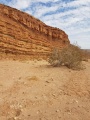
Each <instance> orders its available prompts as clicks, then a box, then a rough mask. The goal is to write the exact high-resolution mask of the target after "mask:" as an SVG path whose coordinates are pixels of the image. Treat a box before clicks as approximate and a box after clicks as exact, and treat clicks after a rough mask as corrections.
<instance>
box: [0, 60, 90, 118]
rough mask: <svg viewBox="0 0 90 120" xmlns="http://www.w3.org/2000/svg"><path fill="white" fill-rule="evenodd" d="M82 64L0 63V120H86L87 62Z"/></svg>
mask: <svg viewBox="0 0 90 120" xmlns="http://www.w3.org/2000/svg"><path fill="white" fill-rule="evenodd" d="M83 64H84V65H85V67H86V69H84V70H80V71H75V70H70V69H68V68H66V67H64V66H63V67H60V68H59V67H57V68H53V67H51V66H50V65H49V64H48V63H47V62H46V61H14V60H0V120H90V60H89V61H88V62H84V63H83Z"/></svg>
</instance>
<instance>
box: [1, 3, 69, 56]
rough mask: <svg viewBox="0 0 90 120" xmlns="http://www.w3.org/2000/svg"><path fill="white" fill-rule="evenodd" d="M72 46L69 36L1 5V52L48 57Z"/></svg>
mask: <svg viewBox="0 0 90 120" xmlns="http://www.w3.org/2000/svg"><path fill="white" fill-rule="evenodd" d="M68 44H70V42H69V39H68V35H67V34H66V33H65V32H64V31H62V30H60V29H58V28H54V27H50V26H47V25H46V24H44V23H43V22H41V21H40V20H38V19H36V18H34V17H32V16H30V15H29V14H27V13H24V12H21V11H19V10H17V9H14V8H11V7H8V6H5V5H2V4H0V52H2V53H7V54H8V53H9V54H15V55H27V56H31V57H41V58H44V57H48V55H49V54H50V52H51V50H52V49H53V48H59V49H62V48H63V47H65V46H66V45H68Z"/></svg>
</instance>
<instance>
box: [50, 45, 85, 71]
mask: <svg viewBox="0 0 90 120" xmlns="http://www.w3.org/2000/svg"><path fill="white" fill-rule="evenodd" d="M84 56H85V55H84V54H83V52H82V50H81V49H80V47H79V46H78V45H71V44H70V45H69V46H67V47H65V48H63V49H62V50H59V49H57V48H54V49H53V50H52V53H51V55H50V58H49V63H50V64H51V65H52V66H54V67H56V66H62V65H64V66H67V67H68V68H70V69H77V70H78V69H82V68H83V67H82V61H83V58H84Z"/></svg>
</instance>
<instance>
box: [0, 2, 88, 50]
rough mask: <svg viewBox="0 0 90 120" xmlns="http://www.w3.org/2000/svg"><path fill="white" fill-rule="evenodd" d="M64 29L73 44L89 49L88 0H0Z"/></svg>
mask: <svg viewBox="0 0 90 120" xmlns="http://www.w3.org/2000/svg"><path fill="white" fill-rule="evenodd" d="M0 3H3V4H6V5H8V6H11V7H14V8H17V9H19V10H22V11H24V12H27V13H29V14H31V15H33V16H34V17H36V18H38V19H40V20H41V21H43V22H44V23H46V24H47V25H50V26H53V27H57V28H60V29H62V30H64V31H65V32H66V33H67V34H68V36H69V40H70V42H71V43H73V44H76V43H77V44H78V45H79V46H80V47H81V48H84V49H90V0H0Z"/></svg>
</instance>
